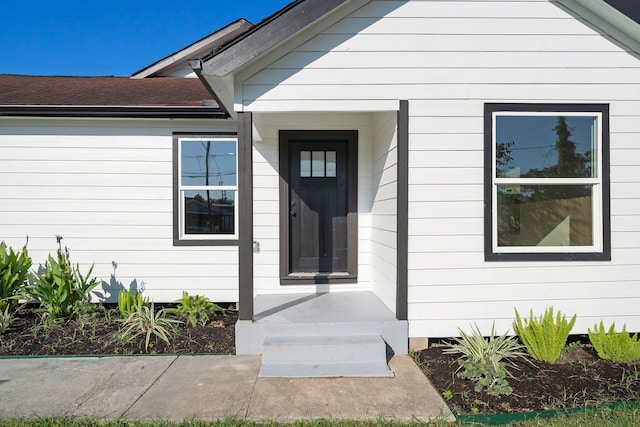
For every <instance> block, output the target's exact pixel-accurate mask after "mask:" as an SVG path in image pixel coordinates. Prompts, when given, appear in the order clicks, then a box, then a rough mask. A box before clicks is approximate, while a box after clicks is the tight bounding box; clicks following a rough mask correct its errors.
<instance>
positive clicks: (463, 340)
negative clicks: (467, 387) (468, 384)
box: [444, 324, 527, 395]
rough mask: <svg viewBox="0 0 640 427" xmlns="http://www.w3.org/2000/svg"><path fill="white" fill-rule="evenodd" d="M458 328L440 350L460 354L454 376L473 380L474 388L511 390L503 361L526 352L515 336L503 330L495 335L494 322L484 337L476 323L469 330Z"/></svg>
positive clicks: (479, 389) (507, 391) (502, 391)
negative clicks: (458, 369)
mask: <svg viewBox="0 0 640 427" xmlns="http://www.w3.org/2000/svg"><path fill="white" fill-rule="evenodd" d="M458 331H459V332H460V338H454V342H455V343H454V344H451V345H450V347H449V348H447V349H445V350H444V353H448V354H457V353H460V354H461V356H460V357H459V358H458V364H459V365H460V368H461V369H462V370H460V371H458V373H457V376H458V378H461V379H469V380H471V381H473V382H474V383H475V384H476V386H475V390H476V391H481V390H482V389H484V388H486V390H487V393H489V394H491V395H500V394H507V395H508V394H511V392H512V390H513V389H512V388H511V386H509V383H508V381H507V377H508V376H510V373H509V371H508V370H507V363H508V361H509V360H510V359H511V360H513V359H516V358H526V356H527V354H526V353H525V352H524V351H523V349H524V347H523V346H522V345H520V343H518V340H517V339H516V337H513V336H507V334H506V333H505V334H504V335H501V336H496V334H495V324H492V325H491V333H490V334H489V336H488V338H486V339H485V336H484V334H483V333H482V332H481V331H480V328H479V327H478V325H477V324H474V326H472V328H471V334H467V333H465V332H464V331H463V330H461V329H458Z"/></svg>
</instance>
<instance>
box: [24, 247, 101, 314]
mask: <svg viewBox="0 0 640 427" xmlns="http://www.w3.org/2000/svg"><path fill="white" fill-rule="evenodd" d="M56 239H57V241H58V251H57V256H56V258H54V257H52V256H51V255H49V257H48V258H47V261H46V262H45V265H44V268H43V269H42V271H41V272H40V273H37V274H36V275H35V276H34V284H33V285H31V286H28V287H27V292H28V294H29V295H30V296H31V297H32V298H35V299H37V300H38V301H40V309H39V311H40V312H42V313H45V314H46V315H48V316H50V317H51V318H53V319H59V318H66V317H70V316H71V315H72V314H73V308H74V305H75V304H76V303H77V302H79V301H91V294H90V292H91V290H92V289H93V288H95V287H96V286H97V285H98V284H99V283H100V282H99V281H98V280H97V279H95V278H91V273H92V272H93V265H92V266H91V268H89V271H88V272H87V274H86V275H82V274H81V273H80V268H79V266H78V265H77V264H76V265H75V266H74V265H72V264H71V261H70V259H69V250H68V249H67V248H65V249H64V251H63V250H62V245H61V243H60V242H61V240H62V237H60V236H56Z"/></svg>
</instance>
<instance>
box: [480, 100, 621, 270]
mask: <svg viewBox="0 0 640 427" xmlns="http://www.w3.org/2000/svg"><path fill="white" fill-rule="evenodd" d="M609 231H610V228H609V115H608V105H602V104H598V105H582V104H581V105H568V104H534V105H530V104H486V105H485V258H486V259H487V260H489V261H495V260H610V259H611V255H610V238H609Z"/></svg>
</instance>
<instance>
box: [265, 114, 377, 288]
mask: <svg viewBox="0 0 640 427" xmlns="http://www.w3.org/2000/svg"><path fill="white" fill-rule="evenodd" d="M253 120H254V149H253V173H254V178H253V182H254V187H253V199H254V204H253V221H254V240H256V241H257V242H259V243H260V252H259V253H255V254H254V289H255V292H256V293H257V294H268V293H287V292H289V293H298V292H316V291H317V290H319V289H322V290H332V291H346V290H362V289H367V290H368V289H370V288H371V284H370V281H371V277H372V275H371V273H370V268H371V251H372V249H371V245H370V244H369V236H370V235H371V224H370V221H369V214H370V210H371V205H372V203H373V198H374V193H373V191H374V190H375V189H377V188H372V187H373V186H372V179H373V178H372V172H371V164H372V159H371V144H372V143H371V141H370V139H371V136H370V134H371V129H370V126H371V122H372V119H371V117H370V115H369V114H348V115H344V114H335V113H327V114H254V115H253ZM305 129H306V130H321V129H330V130H336V129H338V130H357V131H358V213H359V217H358V227H359V228H358V237H359V243H358V283H356V284H353V285H344V284H341V285H332V286H328V285H326V286H325V285H322V286H319V287H317V286H298V285H287V286H281V285H280V223H279V221H280V214H279V211H280V204H279V197H280V196H279V179H280V177H279V170H280V169H279V168H280V166H279V152H278V146H279V139H278V138H279V131H280V130H305Z"/></svg>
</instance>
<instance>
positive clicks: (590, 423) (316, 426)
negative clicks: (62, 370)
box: [0, 407, 640, 427]
mask: <svg viewBox="0 0 640 427" xmlns="http://www.w3.org/2000/svg"><path fill="white" fill-rule="evenodd" d="M451 425H454V426H457V425H460V426H464V424H450V423H447V422H446V421H444V420H434V421H433V422H431V423H418V422H410V423H400V422H395V421H389V420H384V419H380V420H374V421H356V420H330V419H317V420H303V421H295V422H291V423H278V422H275V421H268V422H259V423H258V422H254V421H249V420H242V419H233V418H229V419H223V420H219V421H214V422H212V421H197V420H185V421H182V422H169V421H128V420H107V421H105V420H99V419H87V418H78V419H76V418H34V419H24V418H16V419H7V420H0V427H213V426H219V427H279V426H292V427H348V426H349V427H351V426H353V427H366V426H381V427H386V426H388V427H401V426H407V427H413V426H425V427H445V426H451ZM605 425H606V426H607V427H627V426H632V425H640V408H622V407H621V408H617V409H603V410H601V411H597V412H581V413H576V414H572V415H564V416H560V417H556V418H546V419H535V420H530V421H526V422H523V423H518V424H509V425H508V426H507V427H601V426H605Z"/></svg>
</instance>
